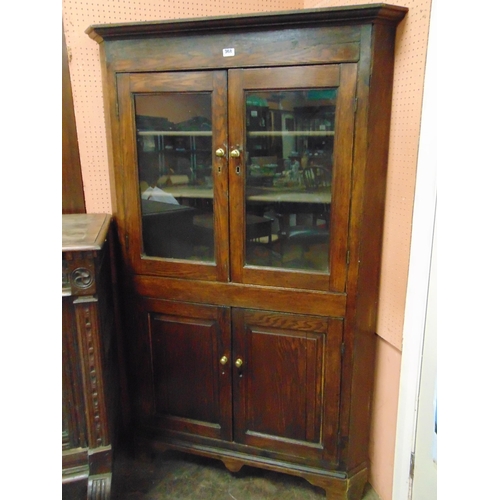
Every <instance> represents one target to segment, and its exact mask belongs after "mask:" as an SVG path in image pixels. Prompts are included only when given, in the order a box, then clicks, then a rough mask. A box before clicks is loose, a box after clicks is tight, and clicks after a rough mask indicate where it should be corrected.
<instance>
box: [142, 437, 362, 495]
mask: <svg viewBox="0 0 500 500" xmlns="http://www.w3.org/2000/svg"><path fill="white" fill-rule="evenodd" d="M134 444H135V446H134V447H135V452H136V457H137V455H139V456H141V457H142V458H145V457H146V456H149V457H153V456H155V455H157V454H161V453H164V452H166V451H168V450H175V451H180V452H184V453H188V454H193V455H199V456H203V457H207V458H213V459H217V460H220V461H222V462H223V463H224V465H225V466H226V468H227V469H228V470H229V471H230V472H232V473H237V472H239V471H240V470H241V468H242V467H243V466H244V465H246V466H250V467H256V468H260V469H266V470H270V471H274V472H280V473H283V474H290V475H293V476H297V477H301V478H303V479H305V480H306V481H308V482H309V483H310V484H312V485H313V486H317V487H319V488H322V489H323V490H325V492H326V500H361V499H362V497H363V492H364V489H365V486H366V483H367V481H368V470H367V468H366V467H363V468H358V469H357V470H356V471H355V472H354V473H353V474H352V475H349V474H348V473H346V472H343V471H333V470H326V469H325V470H322V469H319V468H315V467H309V466H307V465H300V464H296V463H288V462H285V461H281V460H273V459H269V458H266V457H262V456H257V455H250V454H249V455H245V454H244V453H241V452H233V451H228V450H225V449H218V448H214V447H209V446H203V445H199V444H191V443H190V444H186V443H183V442H179V441H175V442H164V441H158V440H153V441H150V440H149V439H145V438H136V439H135V443H134Z"/></svg>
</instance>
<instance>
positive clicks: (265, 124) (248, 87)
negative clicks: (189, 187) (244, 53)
mask: <svg viewBox="0 0 500 500" xmlns="http://www.w3.org/2000/svg"><path fill="white" fill-rule="evenodd" d="M228 81H229V83H228V116H229V123H230V124H231V126H230V129H229V149H230V152H231V153H230V159H229V190H230V193H231V211H230V234H231V279H232V280H233V281H236V282H239V283H246V284H261V285H276V286H286V287H293V288H303V289H310V290H325V291H338V292H342V291H344V290H345V282H346V268H347V241H348V225H349V206H350V191H351V170H352V156H353V155H352V153H353V138H354V114H355V104H356V101H355V98H356V83H357V64H353V63H349V64H330V65H328V64H327V65H311V66H295V67H293V66H292V67H283V68H252V69H232V70H229V79H228ZM252 217H253V218H256V219H257V220H258V221H260V226H259V227H257V225H256V224H254V225H251V224H249V223H248V219H249V218H252ZM242 220H247V224H241V221H242ZM266 221H267V224H268V227H267V231H265V230H264V229H266V228H265V227H264V224H265V222H266Z"/></svg>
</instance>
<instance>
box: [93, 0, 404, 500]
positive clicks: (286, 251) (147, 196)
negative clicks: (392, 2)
mask: <svg viewBox="0 0 500 500" xmlns="http://www.w3.org/2000/svg"><path fill="white" fill-rule="evenodd" d="M405 13H406V8H403V7H395V6H388V5H382V4H381V5H378V4H377V5H364V6H356V7H348V8H326V9H313V10H302V11H294V12H282V13H272V14H258V15H243V16H232V17H226V18H224V17H215V18H204V19H191V20H175V21H165V22H146V23H127V24H112V25H100V26H91V27H89V28H88V30H87V33H88V35H89V36H90V37H92V38H93V39H94V40H96V41H97V42H98V43H99V44H100V50H101V57H102V69H103V77H104V94H105V101H106V102H105V111H106V116H107V126H108V130H109V134H108V135H109V139H110V141H109V158H110V162H111V165H112V169H111V173H112V179H113V186H112V197H113V203H114V215H115V216H116V221H117V228H118V234H119V242H120V245H119V248H120V262H121V272H120V276H121V277H122V282H121V286H122V287H123V290H124V296H125V297H126V298H127V305H126V307H125V308H124V309H125V310H124V313H125V321H124V324H125V325H126V326H127V331H126V335H127V344H128V352H129V355H128V365H127V371H128V374H129V384H130V385H129V387H130V389H131V398H130V400H131V406H132V415H133V419H134V425H133V437H134V443H135V444H136V445H137V447H138V448H139V449H146V450H148V449H149V450H158V451H161V450H163V449H167V448H173V449H177V450H183V451H186V452H191V453H197V454H200V455H204V456H209V457H214V458H217V459H220V460H222V461H223V462H224V463H225V464H226V466H227V467H228V469H230V470H231V471H237V470H239V469H240V468H241V466H242V465H251V466H256V467H263V468H267V469H271V470H276V471H281V472H286V473H290V474H295V475H298V476H301V477H304V478H306V479H307V480H309V481H310V482H311V483H313V484H315V485H318V486H320V487H322V488H324V489H325V490H326V492H327V497H328V498H329V499H340V498H342V499H351V500H352V499H359V498H360V497H361V495H362V491H363V488H364V485H365V483H366V480H367V474H368V441H369V427H370V401H371V392H372V380H373V364H374V350H375V327H376V319H377V297H378V287H379V274H380V254H381V241H382V238H381V237H382V225H383V209H384V196H385V183H386V170H387V155H388V141H389V123H390V106H391V92H392V77H393V59H394V44H395V33H396V27H397V24H398V23H399V22H400V21H401V19H403V17H404V15H405Z"/></svg>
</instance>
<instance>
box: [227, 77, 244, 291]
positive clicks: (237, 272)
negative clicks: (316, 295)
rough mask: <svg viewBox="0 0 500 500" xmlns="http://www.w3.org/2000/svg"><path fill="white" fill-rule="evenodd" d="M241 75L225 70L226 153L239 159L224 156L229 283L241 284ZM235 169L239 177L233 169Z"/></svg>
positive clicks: (242, 169) (242, 208) (242, 102)
mask: <svg viewBox="0 0 500 500" xmlns="http://www.w3.org/2000/svg"><path fill="white" fill-rule="evenodd" d="M243 78H244V73H243V70H241V69H232V70H229V75H228V82H229V89H228V120H229V124H230V127H229V149H228V155H229V153H230V151H232V150H234V149H238V150H239V151H240V153H241V154H240V157H239V158H231V157H230V156H228V158H229V160H228V167H229V192H230V193H231V208H230V211H229V227H230V234H231V257H230V258H231V280H232V281H234V282H237V283H241V282H242V280H243V276H242V271H243V265H244V262H245V255H244V254H245V229H246V228H245V224H244V222H243V221H244V220H245V208H244V199H245V193H244V186H245V183H244V180H245V175H246V174H245V170H246V165H245V158H246V151H245V150H244V149H243V148H244V146H245V145H244V141H243V137H244V135H243V134H244V131H245V128H246V127H245V114H244V113H245V100H244V89H243V86H244V85H243ZM237 167H239V169H240V170H239V173H237V172H236V168H237Z"/></svg>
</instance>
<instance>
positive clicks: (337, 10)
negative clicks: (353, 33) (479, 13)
mask: <svg viewBox="0 0 500 500" xmlns="http://www.w3.org/2000/svg"><path fill="white" fill-rule="evenodd" d="M407 12H408V9H407V8H406V7H402V6H398V5H388V4H368V5H356V6H345V7H327V8H321V9H303V10H294V11H282V12H266V13H252V14H242V15H235V16H216V17H203V18H192V19H171V20H168V21H147V22H131V23H119V24H118V23H117V24H102V25H93V26H89V28H87V30H86V31H85V33H87V34H88V35H89V36H90V38H92V39H94V40H95V41H96V42H98V43H101V42H102V41H103V40H106V39H112V38H129V37H136V36H139V37H144V36H151V37H153V36H161V35H166V34H174V33H183V32H186V31H192V30H196V31H197V32H198V33H201V32H203V31H206V32H213V31H224V30H226V29H235V28H239V27H241V28H244V29H245V30H249V29H252V28H253V29H259V28H261V29H262V28H264V29H266V28H273V27H276V28H279V27H281V26H286V27H292V26H297V27H299V26H304V25H308V24H311V23H312V24H314V25H321V24H324V25H330V26H331V25H345V24H367V23H389V24H394V25H397V24H398V23H399V22H400V21H401V20H402V19H403V18H404V16H405V15H406V13H407Z"/></svg>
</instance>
